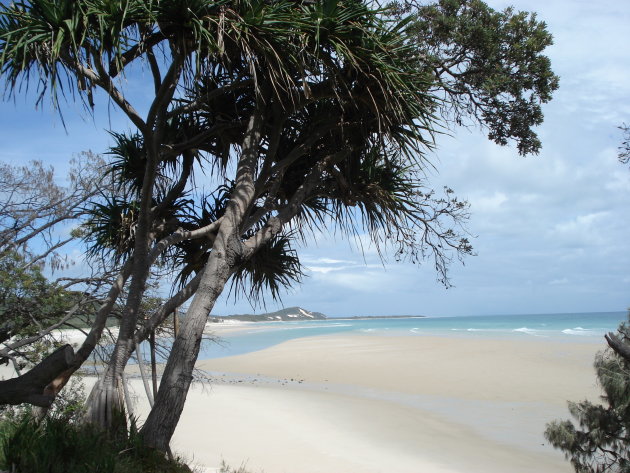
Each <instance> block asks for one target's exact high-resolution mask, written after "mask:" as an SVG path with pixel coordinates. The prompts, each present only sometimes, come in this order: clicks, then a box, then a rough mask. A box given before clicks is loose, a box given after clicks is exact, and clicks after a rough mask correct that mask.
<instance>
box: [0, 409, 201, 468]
mask: <svg viewBox="0 0 630 473" xmlns="http://www.w3.org/2000/svg"><path fill="white" fill-rule="evenodd" d="M118 425H119V426H122V427H119V428H117V429H114V430H113V431H103V430H100V429H98V428H97V427H94V426H92V425H89V424H83V423H79V422H68V420H67V418H64V417H62V416H52V417H49V418H46V419H44V420H43V421H41V422H37V421H36V420H35V418H34V417H33V416H32V415H30V414H29V413H26V414H24V415H23V416H22V417H21V418H19V419H15V420H6V421H4V422H2V424H0V442H1V444H0V451H1V453H0V469H4V470H9V471H13V472H15V473H132V472H133V473H154V472H155V473H157V472H160V473H190V471H191V470H190V468H188V467H187V466H186V465H185V464H183V463H182V462H181V461H179V460H176V461H170V460H168V459H166V458H165V457H164V455H163V454H162V453H160V452H158V451H155V450H151V449H147V448H144V447H142V443H141V439H140V437H139V435H138V430H137V428H136V426H135V422H133V421H132V422H130V425H129V427H128V428H127V426H126V423H125V422H122V423H118Z"/></svg>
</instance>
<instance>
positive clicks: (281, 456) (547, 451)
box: [86, 327, 603, 473]
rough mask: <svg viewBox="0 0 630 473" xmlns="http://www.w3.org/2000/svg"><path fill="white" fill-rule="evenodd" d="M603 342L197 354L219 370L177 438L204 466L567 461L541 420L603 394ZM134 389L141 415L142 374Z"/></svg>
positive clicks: (302, 469) (325, 345)
mask: <svg viewBox="0 0 630 473" xmlns="http://www.w3.org/2000/svg"><path fill="white" fill-rule="evenodd" d="M236 328H237V327H230V328H229V330H234V329H236ZM226 329H228V328H227V327H226ZM601 348H603V343H602V344H593V343H566V342H565V343H562V342H558V343H556V342H553V341H552V340H545V339H534V338H530V339H525V338H524V339H522V340H517V339H505V340H494V339H483V338H476V339H473V338H438V337H425V336H417V337H383V336H372V335H365V336H363V335H330V336H320V337H312V338H302V339H295V340H291V341H288V342H285V343H282V344H280V345H277V346H274V347H271V348H268V349H265V350H262V351H258V352H253V353H249V354H246V355H240V356H233V357H226V358H218V359H212V360H203V361H199V362H198V364H197V367H198V368H199V369H201V370H205V371H207V372H209V373H210V376H211V378H212V379H213V381H212V382H211V383H196V384H195V385H194V386H193V387H192V389H191V390H190V392H189V394H188V398H187V402H186V407H185V409H184V412H183V414H182V418H181V421H180V423H179V425H178V428H177V431H176V432H175V436H174V438H173V443H172V448H173V450H174V451H175V452H177V453H178V454H180V455H182V456H183V457H184V458H185V459H187V460H188V461H190V462H191V463H193V464H195V465H198V469H197V471H199V472H216V471H218V469H219V467H220V465H221V462H222V461H223V460H224V461H225V462H226V463H227V464H228V465H230V466H231V467H239V466H240V465H245V466H246V469H247V471H248V472H250V473H260V472H264V473H379V472H382V473H521V472H532V473H534V472H536V473H541V472H542V473H555V472H558V473H560V472H565V473H570V472H571V471H573V470H572V468H571V466H570V464H569V463H568V462H567V461H565V460H564V458H563V456H562V454H561V453H559V452H557V451H555V450H553V449H552V448H551V447H549V446H548V445H547V442H546V440H545V439H544V437H543V431H544V429H545V424H546V423H547V422H549V421H551V420H553V419H558V418H562V419H566V418H569V413H568V411H567V408H566V400H575V401H577V400H582V399H584V398H589V399H591V400H597V399H598V395H599V390H598V388H597V386H596V384H595V374H594V370H593V368H592V363H593V359H594V355H595V353H596V351H597V350H599V349H601ZM127 371H128V373H129V377H130V378H131V377H133V376H134V374H136V375H137V366H134V365H129V366H128V370H127ZM93 382H94V379H93V378H86V385H87V388H88V389H89V387H90V385H91V384H92V383H93ZM131 388H132V393H135V397H136V399H137V406H136V412H135V415H137V416H139V418H140V422H142V419H143V418H145V417H146V414H147V413H148V409H149V406H148V401H147V400H146V395H145V392H144V388H143V385H142V382H141V380H140V379H137V378H135V379H132V380H131Z"/></svg>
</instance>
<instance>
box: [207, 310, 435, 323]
mask: <svg viewBox="0 0 630 473" xmlns="http://www.w3.org/2000/svg"><path fill="white" fill-rule="evenodd" d="M423 317H425V316H424V315H353V316H348V317H328V316H327V315H325V314H322V313H321V312H313V311H310V310H306V309H303V308H301V307H288V308H286V309H282V310H277V311H275V312H268V313H266V314H234V315H225V316H214V317H210V320H209V322H214V323H221V322H225V321H231V320H238V321H242V322H273V321H278V322H280V321H282V322H290V321H293V322H295V321H298V320H328V319H334V320H367V319H412V318H417V319H419V318H423Z"/></svg>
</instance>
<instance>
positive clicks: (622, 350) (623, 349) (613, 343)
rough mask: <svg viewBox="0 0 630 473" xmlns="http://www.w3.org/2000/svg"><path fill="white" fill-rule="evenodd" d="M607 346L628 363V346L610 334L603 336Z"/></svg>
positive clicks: (629, 352)
mask: <svg viewBox="0 0 630 473" xmlns="http://www.w3.org/2000/svg"><path fill="white" fill-rule="evenodd" d="M604 337H605V338H606V341H607V342H608V346H609V347H610V348H612V349H613V350H614V351H615V353H617V354H618V355H619V356H621V357H622V358H624V359H625V360H626V361H630V345H628V344H627V343H624V342H623V341H622V340H620V339H619V337H617V336H616V335H615V334H614V333H612V332H610V333H607V334H606V335H604Z"/></svg>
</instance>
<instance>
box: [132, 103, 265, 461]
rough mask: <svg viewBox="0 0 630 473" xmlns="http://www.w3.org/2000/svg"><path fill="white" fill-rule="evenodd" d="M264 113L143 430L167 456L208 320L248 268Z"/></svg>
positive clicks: (258, 115) (250, 134) (246, 144)
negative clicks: (236, 275)
mask: <svg viewBox="0 0 630 473" xmlns="http://www.w3.org/2000/svg"><path fill="white" fill-rule="evenodd" d="M262 109H263V107H262V105H260V106H259V107H257V108H256V110H254V113H253V114H252V116H251V117H250V120H249V123H248V126H247V132H246V133H245V137H244V139H243V152H242V154H241V157H240V160H239V165H238V169H237V171H236V185H235V186H234V193H233V195H232V196H231V198H230V202H229V203H228V206H227V209H226V212H225V215H224V221H223V223H222V224H221V226H220V228H219V231H218V234H217V237H216V239H215V241H214V244H213V246H212V251H211V252H210V256H209V258H208V262H207V263H206V267H205V268H204V270H203V276H202V278H201V282H200V283H199V288H198V289H197V293H196V294H195V297H194V298H193V301H192V303H191V305H190V308H189V309H188V312H187V313H186V317H184V320H183V321H182V323H181V326H180V330H179V334H178V335H177V337H176V338H175V342H174V343H173V348H172V350H171V354H170V356H169V358H168V362H167V364H166V368H165V369H164V374H163V375H162V382H161V383H160V389H159V390H158V395H157V398H156V400H155V404H154V406H153V409H151V412H150V413H149V417H147V420H146V422H145V424H144V426H143V427H142V431H141V433H142V435H143V438H144V443H145V445H147V446H149V447H153V448H157V449H158V450H161V451H163V452H166V451H168V449H169V442H170V441H171V437H172V436H173V433H174V432H175V428H176V427H177V423H178V422H179V417H180V416H181V413H182V411H183V410H184V403H185V402H186V396H187V394H188V389H189V388H190V383H191V382H192V378H193V375H192V373H193V370H194V368H195V362H196V361H197V356H198V355H199V347H200V345H201V338H202V336H203V330H204V327H205V325H206V322H207V321H208V315H209V314H210V312H211V311H212V308H213V307H214V304H215V302H216V300H217V298H218V297H219V295H220V294H221V292H223V288H224V287H225V284H226V283H227V281H228V279H229V278H230V276H231V275H232V272H233V271H234V270H235V269H236V267H237V266H238V264H239V263H242V260H241V258H242V256H243V245H242V243H241V240H240V236H241V232H242V228H243V225H242V224H243V219H244V216H245V215H246V214H247V211H248V209H249V208H250V206H251V205H252V202H253V199H254V194H255V187H254V175H255V173H256V160H257V157H258V151H259V149H258V146H259V143H260V140H261V136H262V132H261V130H262V126H263V113H262Z"/></svg>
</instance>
